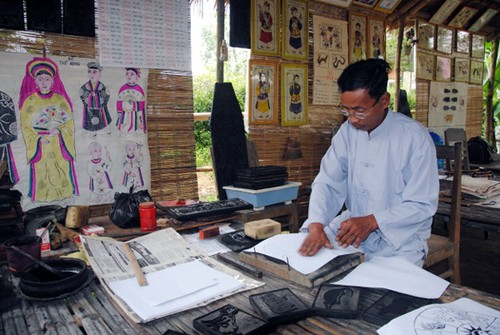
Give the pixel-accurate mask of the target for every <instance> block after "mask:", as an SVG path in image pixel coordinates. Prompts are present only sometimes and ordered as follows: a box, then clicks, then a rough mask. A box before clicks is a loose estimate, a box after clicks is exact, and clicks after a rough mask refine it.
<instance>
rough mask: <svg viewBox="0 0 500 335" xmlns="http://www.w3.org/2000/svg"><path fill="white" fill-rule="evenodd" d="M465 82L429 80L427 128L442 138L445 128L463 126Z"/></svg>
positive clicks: (465, 99) (465, 94) (465, 101)
mask: <svg viewBox="0 0 500 335" xmlns="http://www.w3.org/2000/svg"><path fill="white" fill-rule="evenodd" d="M467 86H468V85H467V84H466V83H457V82H450V83H445V82H435V81H431V85H430V90H429V92H430V93H429V120H428V125H429V128H430V129H431V130H432V131H433V132H435V133H437V134H439V135H440V136H442V137H443V138H444V131H445V129H447V128H465V121H466V110H467V109H466V108H467Z"/></svg>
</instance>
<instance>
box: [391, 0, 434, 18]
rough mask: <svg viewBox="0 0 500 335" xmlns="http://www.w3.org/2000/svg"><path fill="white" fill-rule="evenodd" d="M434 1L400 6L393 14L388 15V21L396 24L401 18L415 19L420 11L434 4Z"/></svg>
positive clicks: (427, 0) (429, 0)
mask: <svg viewBox="0 0 500 335" xmlns="http://www.w3.org/2000/svg"><path fill="white" fill-rule="evenodd" d="M433 1H434V0H424V1H408V2H407V3H406V4H404V6H398V7H397V8H396V10H395V11H394V12H392V14H390V15H388V16H387V18H386V20H387V21H389V23H393V22H395V21H396V20H397V19H398V18H399V17H401V16H403V15H404V16H407V17H413V16H414V15H415V14H416V13H417V12H418V11H420V10H421V9H422V8H423V7H425V6H427V5H428V4H430V3H432V2H433Z"/></svg>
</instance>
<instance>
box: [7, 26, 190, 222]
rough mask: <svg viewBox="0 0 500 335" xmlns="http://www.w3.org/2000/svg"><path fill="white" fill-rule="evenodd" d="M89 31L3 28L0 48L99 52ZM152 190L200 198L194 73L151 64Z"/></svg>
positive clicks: (158, 196)
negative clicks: (71, 33) (74, 33)
mask: <svg viewBox="0 0 500 335" xmlns="http://www.w3.org/2000/svg"><path fill="white" fill-rule="evenodd" d="M95 45H96V40H95V39H94V38H88V37H77V36H66V35H58V34H46V33H35V32H24V31H23V32H21V31H12V30H0V50H1V51H4V52H12V53H30V54H33V55H36V56H41V55H43V52H44V49H45V53H46V56H47V57H50V56H52V55H54V56H73V57H82V58H96V49H95ZM147 118H148V128H149V129H148V141H149V150H150V155H151V188H152V189H151V196H152V197H153V199H155V200H167V199H176V198H189V199H198V182H197V179H196V178H197V175H196V160H195V149H194V148H195V144H194V119H193V84H192V77H191V76H179V75H171V74H167V73H165V72H162V71H160V70H154V69H152V70H149V77H148V88H147ZM110 208H111V205H98V206H91V216H100V215H108V213H109V210H110Z"/></svg>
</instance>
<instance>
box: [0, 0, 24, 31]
mask: <svg viewBox="0 0 500 335" xmlns="http://www.w3.org/2000/svg"><path fill="white" fill-rule="evenodd" d="M0 28H4V29H14V30H24V16H23V1H22V0H15V1H13V0H1V1H0Z"/></svg>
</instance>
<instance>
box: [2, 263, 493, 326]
mask: <svg viewBox="0 0 500 335" xmlns="http://www.w3.org/2000/svg"><path fill="white" fill-rule="evenodd" d="M1 270H2V272H3V274H4V276H5V275H7V274H6V266H3V267H2V268H1ZM7 276H8V275H7ZM258 280H262V281H264V282H265V283H266V285H264V286H262V287H259V288H257V289H253V290H249V291H245V292H242V293H238V294H235V295H232V296H230V297H228V298H225V299H222V300H219V301H216V302H213V303H211V304H209V305H207V306H203V307H199V308H196V309H192V310H188V311H185V312H182V313H178V314H174V315H171V316H167V317H163V318H161V319H158V320H155V321H151V322H149V323H146V324H135V323H133V322H131V321H128V320H127V319H126V318H125V317H124V316H123V315H124V314H122V313H121V311H120V309H119V308H118V307H116V306H115V305H114V302H113V300H112V299H110V298H109V297H108V294H107V292H106V291H105V290H104V288H103V287H102V286H101V285H100V284H98V283H97V281H94V282H93V283H92V284H90V285H89V286H88V287H86V288H84V289H83V290H81V291H80V292H79V293H76V294H75V295H72V296H70V297H68V298H66V299H62V300H55V301H51V302H33V301H28V300H20V302H19V304H18V305H17V306H14V307H10V308H8V309H5V310H2V311H0V315H1V319H0V320H1V322H0V334H7V335H8V334H89V335H93V334H95V335H103V334H110V335H111V334H157V335H159V334H163V333H164V332H165V331H167V330H169V329H170V330H175V331H178V332H184V333H185V334H191V335H203V334H201V333H200V332H198V331H197V330H196V329H194V328H193V326H192V320H193V319H195V318H197V317H199V316H202V315H204V314H206V313H209V312H211V311H213V310H215V309H217V308H220V307H222V306H224V305H226V304H228V303H230V304H232V305H235V306H236V307H238V308H240V309H242V310H244V311H246V312H248V313H250V314H253V315H257V313H256V311H255V310H254V309H253V308H252V306H251V305H250V303H249V296H250V295H252V294H256V293H261V292H266V291H271V290H274V289H279V288H285V287H287V288H289V289H291V290H292V291H293V292H294V293H295V294H296V295H297V296H298V297H299V298H300V299H301V300H302V301H303V302H304V303H306V304H307V305H309V306H310V305H311V304H312V303H313V301H314V297H315V294H316V292H317V288H313V289H310V288H306V287H304V286H300V285H297V284H294V283H291V282H287V281H284V280H281V279H279V278H277V277H274V276H272V275H270V274H267V273H265V274H264V276H263V278H260V279H258ZM165 285H168V283H165ZM381 295H382V292H380V296H381ZM461 297H467V298H470V299H472V300H475V301H477V302H479V303H481V304H484V305H486V306H489V307H492V308H495V309H497V310H498V309H500V297H498V296H494V295H491V294H487V293H484V292H481V291H477V290H474V289H470V288H466V287H463V286H457V285H450V286H449V287H448V289H447V290H446V291H445V293H444V294H443V296H442V297H441V299H440V300H441V301H442V302H451V301H454V300H456V299H458V298H461ZM370 299H373V295H372V298H370ZM372 302H373V301H372V300H367V299H366V298H364V299H363V298H362V299H361V301H360V309H361V310H364V309H366V308H367V307H368V306H369V305H370V304H371V303H372ZM378 328H379V327H378V326H375V325H373V324H371V323H369V322H366V321H363V320H361V319H360V318H358V319H334V318H324V317H309V318H305V319H303V320H300V321H297V322H293V323H290V324H285V325H281V326H278V327H275V328H273V329H272V330H271V331H270V332H269V333H268V334H301V335H307V334H322V335H325V334H376V330H377V329H378Z"/></svg>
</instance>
